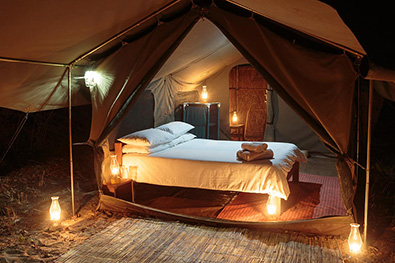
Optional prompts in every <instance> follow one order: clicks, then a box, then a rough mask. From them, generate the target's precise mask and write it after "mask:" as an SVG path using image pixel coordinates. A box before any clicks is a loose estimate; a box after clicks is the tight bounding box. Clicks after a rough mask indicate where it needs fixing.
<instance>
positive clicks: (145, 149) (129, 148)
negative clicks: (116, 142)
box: [122, 141, 174, 154]
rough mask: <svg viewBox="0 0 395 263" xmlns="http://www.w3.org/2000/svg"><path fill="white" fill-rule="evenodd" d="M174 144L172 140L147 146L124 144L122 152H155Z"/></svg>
mask: <svg viewBox="0 0 395 263" xmlns="http://www.w3.org/2000/svg"><path fill="white" fill-rule="evenodd" d="M173 146H174V144H173V142H172V141H171V142H168V143H164V144H159V145H156V146H154V147H148V146H135V145H131V144H125V145H124V146H122V152H123V153H139V154H149V153H155V152H159V151H163V150H166V149H167V148H170V147H173Z"/></svg>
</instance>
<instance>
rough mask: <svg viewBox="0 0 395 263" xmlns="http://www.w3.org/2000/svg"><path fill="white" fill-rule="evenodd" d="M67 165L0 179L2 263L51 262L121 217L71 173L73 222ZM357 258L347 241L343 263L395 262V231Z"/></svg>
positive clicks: (90, 179) (37, 166) (54, 163)
mask: <svg viewBox="0 0 395 263" xmlns="http://www.w3.org/2000/svg"><path fill="white" fill-rule="evenodd" d="M68 171H69V168H68V161H67V160H64V159H54V160H51V161H45V162H32V163H29V164H27V165H26V166H25V167H23V168H21V169H18V170H15V171H13V172H11V173H10V174H8V175H7V176H5V177H0V215H1V217H0V224H1V225H0V262H53V261H54V260H55V259H56V258H57V257H59V256H60V255H62V254H64V253H65V252H66V251H68V250H69V249H71V248H72V247H74V246H77V245H79V244H81V243H82V242H84V240H86V239H87V238H89V237H91V236H92V235H94V234H95V233H98V232H99V231H101V230H102V229H104V228H106V227H107V226H108V225H110V224H111V223H112V222H114V221H115V220H118V219H119V218H121V217H123V216H124V215H116V214H111V213H109V212H98V211H96V206H97V202H98V195H97V191H96V188H97V187H96V181H95V178H94V176H93V175H92V174H91V175H90V176H86V175H83V174H84V172H83V171H82V172H81V170H79V169H78V167H77V168H76V172H75V193H76V195H75V197H76V198H75V204H76V205H75V209H76V214H77V216H76V217H74V218H73V217H72V212H71V211H72V209H71V196H70V177H69V172H68ZM54 195H57V196H59V197H60V198H59V201H60V206H61V208H62V219H61V221H60V222H59V223H57V224H54V223H53V222H51V221H50V220H49V207H50V203H51V196H54ZM386 230H387V231H384V232H383V234H382V235H381V237H380V238H375V240H374V241H373V242H372V244H371V245H370V247H369V249H368V251H367V252H365V254H364V255H363V256H362V257H359V258H352V259H350V258H348V254H347V253H348V252H347V251H346V250H347V244H346V241H345V240H344V242H343V243H342V244H340V246H341V247H342V252H343V255H344V261H345V262H395V251H394V250H395V242H394V241H395V240H394V239H395V237H394V233H395V229H393V228H392V229H391V228H389V229H386Z"/></svg>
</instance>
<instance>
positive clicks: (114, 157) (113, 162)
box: [110, 154, 119, 175]
mask: <svg viewBox="0 0 395 263" xmlns="http://www.w3.org/2000/svg"><path fill="white" fill-rule="evenodd" d="M110 170H111V173H112V175H118V174H119V163H118V161H117V155H115V154H114V155H111V163H110Z"/></svg>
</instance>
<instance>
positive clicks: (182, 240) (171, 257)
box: [56, 218, 343, 263]
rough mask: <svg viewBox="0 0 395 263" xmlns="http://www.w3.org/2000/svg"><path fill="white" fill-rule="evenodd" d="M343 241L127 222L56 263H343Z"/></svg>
mask: <svg viewBox="0 0 395 263" xmlns="http://www.w3.org/2000/svg"><path fill="white" fill-rule="evenodd" d="M339 244H341V240H340V239H338V238H335V237H325V236H306V235H303V234H301V233H292V234H291V233H275V232H267V231H257V230H248V229H239V228H215V227H207V226H198V225H188V224H183V223H178V222H166V221H159V220H154V219H136V218H134V219H133V218H123V219H121V220H119V221H116V222H114V223H113V224H112V225H110V226H109V227H107V228H106V229H104V230H103V231H102V232H100V233H98V234H96V235H94V236H92V237H91V238H89V239H87V240H86V241H85V242H84V243H82V244H81V245H78V246H76V247H74V248H73V249H71V250H69V251H68V252H67V253H65V254H64V255H62V256H61V257H60V258H58V259H57V260H56V262H237V263H240V262H325V263H330V262H343V261H342V254H341V252H340V251H341V249H340V247H339V246H340V245H339Z"/></svg>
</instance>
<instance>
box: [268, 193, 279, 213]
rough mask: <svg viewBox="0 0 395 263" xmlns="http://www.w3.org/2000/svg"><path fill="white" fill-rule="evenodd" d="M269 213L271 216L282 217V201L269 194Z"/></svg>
mask: <svg viewBox="0 0 395 263" xmlns="http://www.w3.org/2000/svg"><path fill="white" fill-rule="evenodd" d="M266 209H267V213H268V214H269V215H270V216H273V217H277V216H279V215H280V210H281V200H280V198H279V197H276V196H274V195H271V194H269V197H268V199H267V203H266Z"/></svg>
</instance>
